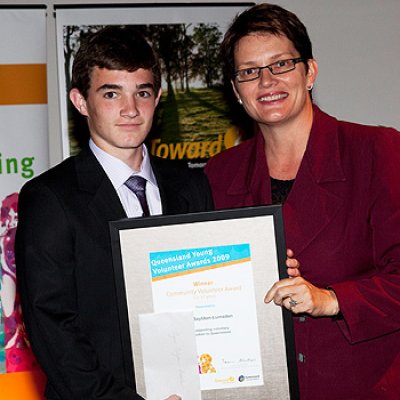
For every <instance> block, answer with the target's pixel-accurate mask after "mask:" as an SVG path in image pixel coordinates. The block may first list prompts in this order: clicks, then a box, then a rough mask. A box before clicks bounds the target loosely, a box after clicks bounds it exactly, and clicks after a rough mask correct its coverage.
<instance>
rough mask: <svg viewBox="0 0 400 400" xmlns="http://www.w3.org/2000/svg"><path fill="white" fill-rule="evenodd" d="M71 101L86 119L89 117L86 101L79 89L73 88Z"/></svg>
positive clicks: (70, 95)
mask: <svg viewBox="0 0 400 400" xmlns="http://www.w3.org/2000/svg"><path fill="white" fill-rule="evenodd" d="M69 99H70V100H71V103H72V104H73V105H74V107H75V108H76V109H77V110H78V111H79V113H80V114H82V115H83V116H85V117H87V116H88V114H87V107H86V100H85V98H84V97H83V96H82V94H81V92H80V91H79V90H78V89H76V88H73V89H71V90H70V92H69Z"/></svg>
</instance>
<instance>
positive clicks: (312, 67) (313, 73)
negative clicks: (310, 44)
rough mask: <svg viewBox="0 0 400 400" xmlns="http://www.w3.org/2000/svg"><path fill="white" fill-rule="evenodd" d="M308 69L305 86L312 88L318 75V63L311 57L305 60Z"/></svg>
mask: <svg viewBox="0 0 400 400" xmlns="http://www.w3.org/2000/svg"><path fill="white" fill-rule="evenodd" d="M307 65H308V71H307V76H306V79H307V82H306V86H307V88H312V87H313V86H314V82H315V80H316V79H317V75H318V63H317V61H315V60H314V59H313V58H311V59H310V60H308V61H307Z"/></svg>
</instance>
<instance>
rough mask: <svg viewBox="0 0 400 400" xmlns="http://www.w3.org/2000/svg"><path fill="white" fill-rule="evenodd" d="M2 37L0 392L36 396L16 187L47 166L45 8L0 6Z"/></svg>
mask: <svg viewBox="0 0 400 400" xmlns="http://www.w3.org/2000/svg"><path fill="white" fill-rule="evenodd" d="M0 37H1V42H2V44H1V52H0V87H1V88H2V90H1V91H0V121H1V127H0V206H1V214H0V386H1V393H2V394H1V397H2V398H3V396H4V399H6V398H9V399H11V398H12V399H24V400H28V399H39V398H41V397H40V396H39V394H38V393H39V391H37V390H36V389H38V390H39V388H41V387H42V386H43V378H42V376H41V375H40V371H39V369H38V366H37V364H36V362H35V359H34V357H33V355H32V352H31V349H30V347H29V342H28V340H27V338H26V334H25V330H24V326H23V323H22V317H21V310H20V304H19V296H18V293H17V292H16V270H15V259H14V238H15V230H16V226H17V221H18V213H17V207H18V192H19V190H20V188H21V186H22V185H23V184H24V183H25V182H26V181H27V180H29V179H30V178H32V177H34V176H35V175H37V174H39V173H40V172H42V171H44V170H46V169H47V168H48V166H49V165H48V131H47V90H46V10H45V8H44V7H40V8H39V7H35V8H22V7H18V8H0ZM30 371H31V372H30ZM14 372H19V374H12V373H14ZM38 396H39V397H38Z"/></svg>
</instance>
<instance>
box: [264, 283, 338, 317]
mask: <svg viewBox="0 0 400 400" xmlns="http://www.w3.org/2000/svg"><path fill="white" fill-rule="evenodd" d="M271 301H273V302H274V303H275V304H276V305H278V306H281V307H285V308H287V309H288V310H290V311H291V312H292V313H294V314H300V313H307V314H310V315H312V316H313V317H327V316H334V315H337V314H338V313H339V311H340V308H339V302H338V300H337V298H336V294H335V292H334V291H333V290H328V289H321V288H318V287H316V286H314V285H312V284H311V283H310V282H308V281H306V280H305V279H304V278H302V277H299V276H298V277H295V278H288V279H282V280H280V281H278V282H275V284H274V285H273V286H272V287H271V289H270V290H269V291H268V293H267V294H266V295H265V298H264V302H265V303H270V302H271Z"/></svg>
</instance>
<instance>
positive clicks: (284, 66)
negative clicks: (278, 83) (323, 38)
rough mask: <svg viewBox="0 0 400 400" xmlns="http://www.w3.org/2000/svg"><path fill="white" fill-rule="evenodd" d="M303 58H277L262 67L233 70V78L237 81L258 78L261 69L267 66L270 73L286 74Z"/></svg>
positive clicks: (302, 60)
mask: <svg viewBox="0 0 400 400" xmlns="http://www.w3.org/2000/svg"><path fill="white" fill-rule="evenodd" d="M304 61H305V60H304V59H303V58H289V59H287V60H279V61H276V62H274V63H272V64H269V65H266V66H264V67H249V68H243V69H238V70H237V71H236V72H235V78H236V79H237V81H238V82H250V81H254V80H256V79H258V78H259V77H260V75H261V70H263V69H265V68H268V69H269V71H270V72H271V74H272V75H281V74H286V72H289V71H293V70H294V69H295V68H296V64H297V63H299V62H304Z"/></svg>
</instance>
